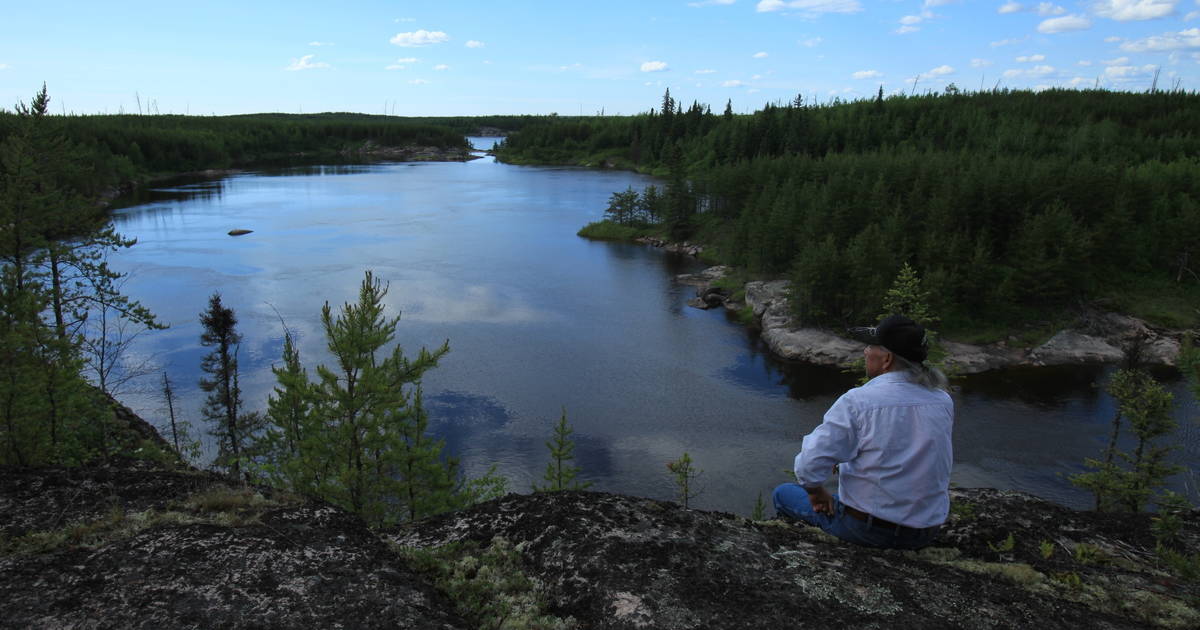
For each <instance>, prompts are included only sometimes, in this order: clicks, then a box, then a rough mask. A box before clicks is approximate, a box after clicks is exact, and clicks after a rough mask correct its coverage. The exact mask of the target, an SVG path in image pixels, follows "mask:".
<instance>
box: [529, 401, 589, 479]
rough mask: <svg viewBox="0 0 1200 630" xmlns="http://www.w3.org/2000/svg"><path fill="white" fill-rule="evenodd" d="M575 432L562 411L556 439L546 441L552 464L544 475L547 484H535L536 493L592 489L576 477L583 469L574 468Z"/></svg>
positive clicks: (565, 412)
mask: <svg viewBox="0 0 1200 630" xmlns="http://www.w3.org/2000/svg"><path fill="white" fill-rule="evenodd" d="M572 433H574V430H572V429H571V427H570V426H568V425H567V410H566V409H565V408H564V409H563V410H562V416H560V417H559V419H558V424H556V425H554V438H553V439H551V440H547V441H546V448H547V449H549V450H550V463H548V464H546V473H545V474H544V475H542V479H543V480H545V482H546V483H545V484H542V485H538V484H533V491H534V492H557V491H559V490H586V489H588V488H589V487H591V485H592V482H590V481H578V480H576V477H578V476H579V473H580V472H581V471H582V469H581V468H580V467H578V466H572V465H571V461H572V460H573V459H575V442H574V441H572V440H571V434H572Z"/></svg>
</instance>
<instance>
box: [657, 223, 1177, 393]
mask: <svg viewBox="0 0 1200 630" xmlns="http://www.w3.org/2000/svg"><path fill="white" fill-rule="evenodd" d="M638 242H642V243H645V244H650V245H653V246H655V247H660V248H663V249H664V250H666V251H674V252H679V253H686V254H689V255H691V256H696V255H697V254H698V253H700V252H702V251H703V248H702V247H700V246H697V245H692V244H689V243H683V244H666V245H664V244H660V241H657V240H654V241H653V242H649V241H648V240H645V239H639V241H638ZM729 271H730V269H729V268H728V267H726V266H723V265H717V266H712V267H708V268H707V269H705V270H704V271H701V272H699V273H695V274H680V275H678V276H676V277H675V281H676V282H679V283H681V284H688V285H692V286H695V287H696V298H694V299H692V300H690V301H689V302H688V305H689V306H691V307H693V308H699V309H702V310H707V309H711V308H718V307H722V308H724V309H725V310H727V311H731V312H738V311H742V310H743V309H749V314H750V315H751V317H750V318H749V319H750V321H749V323H748V324H747V326H752V327H756V328H758V330H759V331H760V335H761V338H762V341H763V343H765V344H766V346H767V348H768V349H769V350H770V351H771V354H772V355H774V356H775V357H777V358H780V359H785V360H788V361H801V362H804V363H809V364H812V365H819V366H823V367H836V368H844V367H846V366H847V365H849V364H850V363H852V362H853V361H855V360H857V359H860V358H861V356H862V348H863V344H861V343H859V342H856V341H853V340H851V339H847V338H845V337H842V336H839V335H837V334H834V333H833V332H831V331H829V330H826V329H823V328H812V327H804V326H796V325H795V322H794V320H793V318H792V315H791V313H792V310H791V304H790V301H789V295H788V293H789V288H788V284H789V283H788V281H787V280H772V281H764V280H754V281H750V282H747V283H746V284H745V285H744V287H743V293H744V294H745V299H744V300H743V301H735V300H732V299H730V295H729V294H728V292H727V291H726V290H724V289H719V288H714V287H713V284H714V283H716V282H717V281H718V280H720V279H722V278H724V277H725V276H726V275H727V274H728V273H729ZM1185 334H1186V331H1180V330H1166V329H1160V328H1156V327H1153V326H1151V325H1149V324H1147V323H1146V322H1145V321H1142V320H1140V319H1137V318H1135V317H1130V316H1128V315H1124V314H1121V313H1112V312H1105V311H1099V310H1088V311H1085V312H1083V313H1081V314H1080V316H1079V317H1078V318H1077V320H1076V322H1075V323H1074V324H1073V325H1071V326H1069V327H1066V328H1063V329H1061V330H1059V331H1058V332H1056V333H1055V334H1054V335H1052V336H1051V337H1050V339H1048V340H1047V341H1045V342H1043V343H1041V344H1040V345H1037V346H1028V347H1022V346H1010V345H1009V343H1008V342H1007V341H998V342H995V343H991V344H983V345H976V344H967V343H960V342H956V341H951V340H942V341H941V346H942V348H943V349H944V350H945V351H946V357H945V359H944V360H943V366H944V369H945V370H946V371H947V372H948V373H950V374H951V375H968V374H980V373H983V372H990V371H993V370H1001V369H1007V368H1015V367H1051V366H1070V365H1097V364H1100V365H1104V364H1115V363H1120V362H1121V361H1122V360H1123V358H1124V347H1126V346H1127V345H1129V344H1130V343H1133V342H1136V341H1137V340H1139V339H1140V340H1141V343H1142V344H1143V345H1142V349H1141V358H1142V360H1143V361H1144V362H1145V363H1146V364H1148V365H1151V366H1165V367H1176V361H1177V358H1178V356H1179V351H1180V348H1181V341H1182V338H1183V336H1184V335H1185Z"/></svg>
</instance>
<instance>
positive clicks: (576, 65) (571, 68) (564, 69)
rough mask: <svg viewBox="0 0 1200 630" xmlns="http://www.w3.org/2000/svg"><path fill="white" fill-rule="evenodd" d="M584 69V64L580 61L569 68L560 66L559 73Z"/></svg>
mask: <svg viewBox="0 0 1200 630" xmlns="http://www.w3.org/2000/svg"><path fill="white" fill-rule="evenodd" d="M582 67H583V64H581V63H579V62H578V61H576V62H575V63H573V64H571V65H569V66H559V67H558V71H559V72H566V71H568V70H578V69H580V68H582Z"/></svg>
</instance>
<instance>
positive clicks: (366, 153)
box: [342, 140, 481, 162]
mask: <svg viewBox="0 0 1200 630" xmlns="http://www.w3.org/2000/svg"><path fill="white" fill-rule="evenodd" d="M342 153H343V154H345V155H358V156H363V157H369V158H371V159H375V160H395V161H397V162H467V161H470V160H477V159H479V158H480V157H481V156H478V155H472V154H471V151H470V150H469V149H464V148H459V147H427V146H417V145H411V146H403V147H390V146H383V145H379V144H376V143H375V142H374V141H372V140H367V141H366V142H363V143H362V145H360V146H358V147H356V148H354V149H348V150H346V151H343V152H342Z"/></svg>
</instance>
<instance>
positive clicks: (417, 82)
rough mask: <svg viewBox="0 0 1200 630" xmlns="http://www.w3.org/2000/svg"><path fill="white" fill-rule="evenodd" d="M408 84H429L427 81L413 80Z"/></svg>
mask: <svg viewBox="0 0 1200 630" xmlns="http://www.w3.org/2000/svg"><path fill="white" fill-rule="evenodd" d="M408 83H409V85H426V84H428V83H429V82H428V81H426V80H425V79H413V80H412V81H409V82H408Z"/></svg>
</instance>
